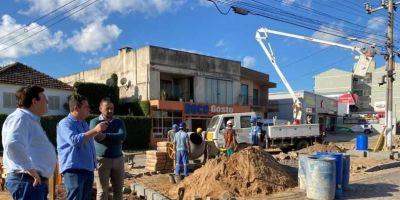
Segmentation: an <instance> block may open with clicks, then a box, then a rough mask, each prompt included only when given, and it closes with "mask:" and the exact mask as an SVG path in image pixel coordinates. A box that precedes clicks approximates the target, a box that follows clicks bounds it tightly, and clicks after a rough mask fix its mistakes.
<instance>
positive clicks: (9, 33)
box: [0, 0, 76, 40]
mask: <svg viewBox="0 0 400 200" xmlns="http://www.w3.org/2000/svg"><path fill="white" fill-rule="evenodd" d="M74 1H76V0H72V1H69V2H67V3H66V4H64V5H61V6H59V7H57V8H56V9H54V10H52V11H50V12H48V13H46V14H44V15H42V16H40V17H38V18H36V19H34V20H32V21H31V22H29V23H28V25H24V26H22V27H20V28H18V29H16V30H13V31H10V32H8V33H6V34H4V35H2V36H0V40H2V39H3V38H5V37H7V36H9V35H11V34H13V33H15V32H17V31H20V30H22V29H25V28H26V27H27V26H29V25H30V24H33V23H36V22H39V21H40V20H41V19H44V18H46V17H48V16H50V15H52V14H53V13H55V12H57V11H58V10H60V9H62V8H64V7H66V6H68V5H69V4H71V3H73V2H74Z"/></svg>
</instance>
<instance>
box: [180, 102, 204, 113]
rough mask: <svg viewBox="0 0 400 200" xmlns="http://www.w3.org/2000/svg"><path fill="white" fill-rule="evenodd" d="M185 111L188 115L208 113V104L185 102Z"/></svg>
mask: <svg viewBox="0 0 400 200" xmlns="http://www.w3.org/2000/svg"><path fill="white" fill-rule="evenodd" d="M184 112H185V114H187V115H208V112H209V107H208V105H198V104H189V103H187V104H185V108H184Z"/></svg>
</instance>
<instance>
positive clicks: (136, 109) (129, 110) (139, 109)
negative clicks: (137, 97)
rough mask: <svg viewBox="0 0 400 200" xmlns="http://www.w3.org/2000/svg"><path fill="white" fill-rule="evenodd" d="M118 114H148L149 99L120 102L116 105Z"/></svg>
mask: <svg viewBox="0 0 400 200" xmlns="http://www.w3.org/2000/svg"><path fill="white" fill-rule="evenodd" d="M117 110H118V111H117V112H116V113H117V114H118V115H129V116H146V117H148V116H150V102H149V101H140V102H138V101H135V102H126V103H121V104H119V106H118V109H117Z"/></svg>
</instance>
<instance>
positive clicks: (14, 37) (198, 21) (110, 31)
mask: <svg viewBox="0 0 400 200" xmlns="http://www.w3.org/2000/svg"><path fill="white" fill-rule="evenodd" d="M91 1H93V0H89V1H87V0H75V1H74V0H2V1H1V7H0V15H1V19H0V64H2V65H4V64H7V63H10V62H13V61H19V62H22V63H25V64H27V65H29V66H32V67H34V68H35V69H37V70H39V71H41V72H44V73H47V74H49V75H51V76H53V77H59V76H63V75H68V74H71V73H75V72H78V71H81V70H86V69H90V68H95V67H98V66H99V62H100V60H101V59H102V58H106V57H110V56H114V55H115V54H117V50H118V48H120V47H122V46H131V47H133V48H140V47H143V46H146V45H156V46H161V47H166V48H174V49H179V50H184V51H190V52H196V53H200V54H206V55H211V56H216V57H222V58H227V59H233V60H237V61H241V62H242V65H243V66H246V67H249V68H251V69H255V70H258V71H261V72H264V73H268V74H269V75H270V77H271V81H273V82H276V83H277V85H278V86H277V88H276V89H273V90H272V91H273V92H276V91H286V90H285V88H284V86H283V84H282V83H281V81H280V79H279V78H278V76H277V75H276V72H275V71H274V70H273V68H272V66H271V64H270V63H269V61H268V60H267V59H266V57H265V54H264V52H263V51H262V49H261V47H260V46H259V44H258V43H257V42H256V41H255V39H254V36H255V32H256V30H257V29H258V28H260V27H267V28H270V29H274V30H279V31H284V32H289V33H295V34H301V35H305V36H314V37H318V38H321V39H327V40H331V41H336V42H341V43H345V44H354V45H358V46H362V45H363V44H359V43H351V42H348V41H346V40H342V39H340V38H338V37H332V36H330V35H325V34H321V33H318V32H316V31H315V30H309V29H305V28H301V27H298V26H294V25H290V24H287V23H283V22H279V21H274V20H271V19H268V18H265V17H261V16H255V15H251V14H250V15H247V16H241V15H237V14H234V12H232V11H231V12H230V13H229V14H227V15H222V14H220V13H219V11H218V10H217V9H216V7H215V5H214V4H211V3H209V2H207V1H205V0H148V1H141V0H100V1H97V2H95V3H93V4H92V5H90V6H88V7H87V8H85V9H83V10H82V11H79V12H77V13H76V14H74V15H72V16H69V17H67V18H66V19H65V20H62V21H60V22H57V21H59V20H60V17H58V18H57V16H58V14H60V13H63V12H66V11H67V10H71V9H73V8H76V7H77V6H78V5H80V4H82V5H81V7H78V8H77V9H79V8H82V7H83V6H85V5H88V4H89V3H91ZM257 2H258V3H259V4H257ZM260 2H261V3H260ZM263 2H265V3H263ZM378 2H380V1H377V0H372V3H374V5H377V3H378ZM238 3H239V4H240V5H243V6H244V7H245V6H248V5H250V4H253V5H258V6H260V7H259V8H261V6H273V7H275V8H277V9H282V10H283V11H287V12H289V13H291V14H295V15H299V16H304V17H308V18H310V19H313V20H321V21H323V22H324V23H323V24H317V23H316V24H317V25H316V26H315V27H316V29H317V30H329V31H331V32H335V33H337V34H340V35H349V33H354V34H357V36H360V37H363V38H362V39H366V40H370V41H374V42H377V43H378V45H383V44H382V42H380V41H378V40H376V39H377V37H376V35H375V34H381V35H384V34H385V32H386V28H385V26H386V17H385V15H384V14H386V11H381V12H380V13H374V14H372V15H367V14H365V12H364V11H363V3H364V1H362V0H346V1H332V0H318V1H316V0H314V1H313V0H282V1H279V0H268V1H262V0H260V1H238ZM246 3H247V4H246ZM65 4H67V5H66V6H64V7H62V8H61V9H59V10H56V11H55V12H53V13H51V14H50V15H46V16H45V17H42V18H40V19H39V20H38V21H37V22H34V23H31V22H32V21H34V20H35V19H38V17H40V16H43V15H45V14H46V13H49V12H51V11H53V10H54V9H57V8H58V7H60V6H62V5H65ZM217 4H218V5H219V8H220V10H221V11H222V12H226V11H228V9H229V7H230V5H226V4H224V3H217ZM299 7H302V9H300V8H299ZM253 8H255V7H253ZM73 11H77V10H72V11H71V12H73ZM71 12H69V13H71ZM280 12H282V11H280ZM69 13H67V14H69ZM316 13H320V15H318V14H316ZM321 13H322V14H321ZM328 15H329V16H328ZM399 15H400V14H399V13H397V14H396V19H399V20H398V21H399V22H400V18H399ZM321 16H322V17H321ZM323 16H325V18H324V17H323ZM281 17H282V18H281ZM283 17H284V15H282V16H280V15H279V17H278V18H279V19H284V18H283ZM285 20H286V21H289V22H291V20H287V19H285ZM56 22H57V23H56ZM312 22H313V21H312ZM399 22H396V24H399V25H400V23H399ZM330 28H331V29H330ZM333 29H335V30H336V31H332V30H333ZM38 31H41V32H40V33H38V34H36V33H37V32H38ZM31 34H36V35H35V36H33V37H30V35H31ZM395 34H396V36H398V35H399V28H398V27H397V28H396V33H395ZM25 39H26V40H25ZM21 40H24V41H21ZM19 41H21V42H20V43H18V44H15V43H17V42H19ZM270 42H271V45H272V46H273V49H274V51H275V53H276V57H277V62H278V64H280V65H281V66H282V71H283V72H284V74H285V75H286V76H287V79H288V80H289V82H290V83H291V85H292V87H293V88H294V89H295V90H312V89H313V83H314V80H313V76H314V75H316V74H318V73H320V72H323V71H325V70H328V69H329V68H331V67H335V68H339V69H343V70H347V71H350V70H351V66H352V64H353V62H354V59H353V54H352V52H351V51H349V50H346V49H341V48H336V47H330V48H325V47H323V46H321V45H319V44H315V43H309V42H306V41H300V40H296V39H289V38H285V37H281V36H271V39H270ZM396 45H398V42H397V41H396ZM383 64H384V62H383V59H382V58H379V59H378V66H382V65H383Z"/></svg>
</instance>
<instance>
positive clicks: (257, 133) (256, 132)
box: [250, 117, 261, 146]
mask: <svg viewBox="0 0 400 200" xmlns="http://www.w3.org/2000/svg"><path fill="white" fill-rule="evenodd" d="M250 123H251V128H250V137H251V143H252V145H253V146H256V145H258V140H259V138H260V137H261V128H260V127H259V126H257V119H256V118H254V117H252V118H251V119H250Z"/></svg>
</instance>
